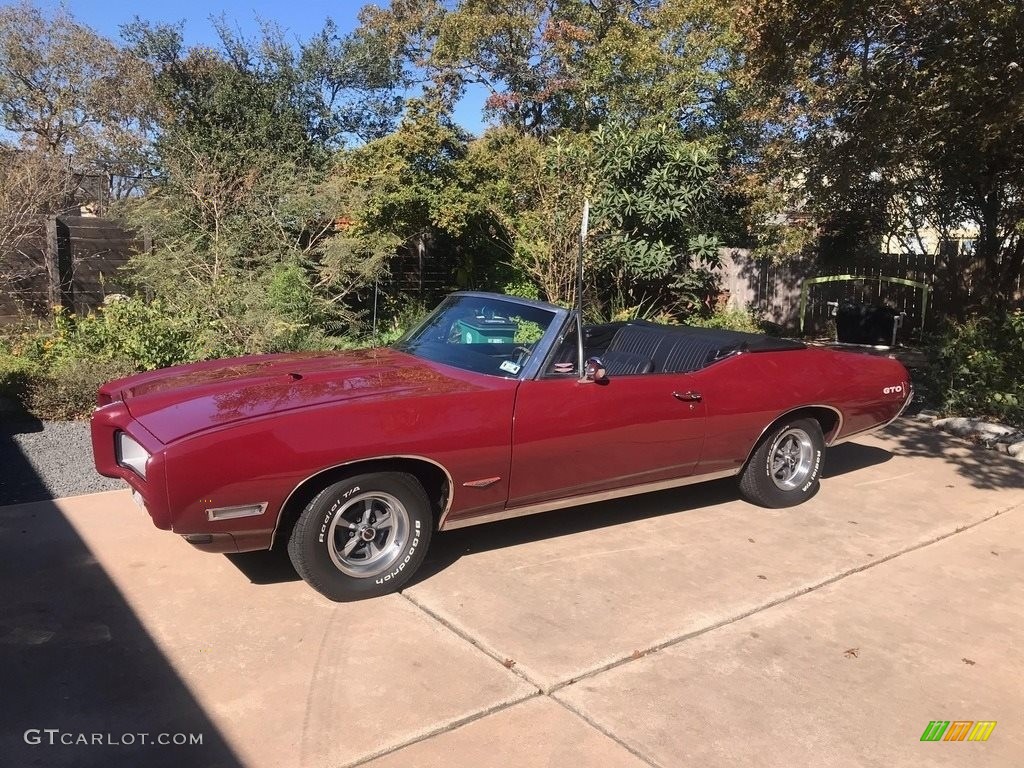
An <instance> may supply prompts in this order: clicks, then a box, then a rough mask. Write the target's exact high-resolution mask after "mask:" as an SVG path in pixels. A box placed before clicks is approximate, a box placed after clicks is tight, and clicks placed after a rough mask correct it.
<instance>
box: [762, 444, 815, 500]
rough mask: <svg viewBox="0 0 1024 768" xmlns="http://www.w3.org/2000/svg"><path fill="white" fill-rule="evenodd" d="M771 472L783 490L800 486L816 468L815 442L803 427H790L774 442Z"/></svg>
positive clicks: (771, 454)
mask: <svg viewBox="0 0 1024 768" xmlns="http://www.w3.org/2000/svg"><path fill="white" fill-rule="evenodd" d="M769 455H770V459H769V463H768V466H769V473H770V474H771V477H772V482H774V483H775V485H776V487H778V488H780V489H782V490H783V491H791V490H793V489H794V488H799V487H800V486H801V485H802V484H803V483H805V482H806V481H807V479H808V478H809V477H810V476H811V472H812V471H813V469H814V442H813V441H812V440H811V436H810V435H809V434H807V433H806V432H804V431H803V430H802V429H798V428H790V429H787V430H786V431H785V432H783V433H782V434H781V435H779V436H778V437H777V438H776V439H775V442H774V443H773V444H772V448H771V452H770V454H769Z"/></svg>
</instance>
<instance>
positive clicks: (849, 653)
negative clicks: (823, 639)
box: [843, 648, 860, 659]
mask: <svg viewBox="0 0 1024 768" xmlns="http://www.w3.org/2000/svg"><path fill="white" fill-rule="evenodd" d="M859 655H860V648H847V649H846V650H845V651H843V656H845V657H846V658H848V659H856V658H857V657H858V656H859Z"/></svg>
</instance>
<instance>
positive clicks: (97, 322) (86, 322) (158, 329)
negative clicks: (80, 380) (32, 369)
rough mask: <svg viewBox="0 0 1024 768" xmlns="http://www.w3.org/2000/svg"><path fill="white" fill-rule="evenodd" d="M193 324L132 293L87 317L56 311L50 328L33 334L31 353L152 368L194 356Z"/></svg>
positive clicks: (54, 360)
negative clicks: (49, 330)
mask: <svg viewBox="0 0 1024 768" xmlns="http://www.w3.org/2000/svg"><path fill="white" fill-rule="evenodd" d="M194 337H195V325H194V323H193V322H191V319H190V318H188V317H182V316H180V315H172V314H170V313H169V312H167V311H166V310H165V309H164V307H163V305H162V304H161V303H160V302H156V301H154V302H152V303H147V302H145V301H143V300H142V299H138V298H131V299H124V300H122V301H115V302H112V303H110V304H108V305H106V306H104V307H102V308H101V309H100V310H98V311H97V312H94V313H90V314H89V315H86V316H85V317H76V316H75V315H72V314H70V313H68V312H65V311H63V310H57V311H56V313H55V316H54V323H53V329H52V332H50V333H43V334H40V335H39V336H37V337H36V338H35V339H34V341H35V343H34V344H30V353H29V354H34V355H35V356H37V357H38V358H40V359H41V360H42V361H43V362H44V363H48V364H49V365H48V366H47V367H49V366H52V365H57V364H59V363H60V361H62V360H66V359H67V360H81V359H86V358H91V359H96V360H107V361H110V360H117V361H131V363H132V364H133V365H134V366H135V367H136V368H137V369H138V370H146V371H151V370H154V369H156V368H165V367H167V366H169V365H175V364H176V363H184V362H190V361H193V360H195V359H196V349H195V347H194V344H193V338H194Z"/></svg>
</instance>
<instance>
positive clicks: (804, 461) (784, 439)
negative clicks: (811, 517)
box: [740, 419, 825, 508]
mask: <svg viewBox="0 0 1024 768" xmlns="http://www.w3.org/2000/svg"><path fill="white" fill-rule="evenodd" d="M824 455H825V438H824V436H823V435H822V433H821V426H820V425H819V424H818V422H817V421H815V420H814V419H794V420H793V421H789V422H786V421H782V422H780V423H778V424H776V425H775V426H773V427H772V428H771V429H769V430H768V432H767V433H766V434H765V436H764V438H763V439H762V440H761V442H760V444H758V446H757V448H756V449H755V450H754V453H753V454H752V455H751V457H750V461H748V462H747V466H746V467H744V469H743V473H742V475H740V492H741V493H742V494H743V497H744V498H745V499H746V500H747V501H749V502H752V503H753V504H758V505H760V506H762V507H770V508H780V507H792V506H796V505H797V504H802V503H803V502H805V501H807V500H808V499H809V498H811V497H812V496H813V495H814V494H816V493H817V492H818V485H819V478H820V477H821V470H822V464H823V459H824Z"/></svg>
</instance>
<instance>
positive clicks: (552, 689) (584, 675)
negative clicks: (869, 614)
mask: <svg viewBox="0 0 1024 768" xmlns="http://www.w3.org/2000/svg"><path fill="white" fill-rule="evenodd" d="M1021 507H1024V502H1021V503H1018V504H1013V505H1011V506H1009V507H1005V508H1003V509H1000V510H997V511H995V512H993V513H992V514H991V515H988V516H987V517H984V518H982V519H980V520H975V521H974V522H973V523H968V524H966V525H961V526H957V527H956V528H955V529H954V530H952V531H947V532H946V533H942V534H939V535H938V536H934V537H932V538H930V539H928V540H927V541H922V542H918V543H916V544H913V545H911V546H909V547H904V548H903V549H901V550H898V551H896V552H893V553H891V554H888V555H886V556H885V557H880V558H875V559H873V560H871V561H869V562H867V563H864V564H863V565H858V566H855V567H853V568H849V569H847V570H845V571H843V572H842V573H838V574H836V575H834V576H830V577H829V578H827V579H825V580H824V581H821V582H818V583H817V584H812V585H811V586H809V587H802V588H801V589H798V590H796V591H794V592H790V593H789V594H786V595H783V596H782V597H779V598H776V599H774V600H770V601H769V602H767V603H764V604H763V605H759V606H756V607H754V608H751V609H750V610H748V611H743V612H742V613H739V614H737V615H735V616H730V617H728V618H725V619H722V620H721V621H718V622H715V623H714V624H709V625H708V626H706V627H701V628H700V629H696V630H693V631H692V632H687V633H686V634H683V635H679V636H677V637H673V638H670V639H668V640H665V641H663V642H660V643H656V644H654V645H652V646H649V647H648V648H645V649H640V650H638V651H633V652H632V653H630V654H629V655H628V656H623V657H621V658H618V659H615V660H614V661H610V662H608V663H607V664H602V665H601V666H599V667H594V668H593V669H589V670H587V671H585V672H579V673H577V674H574V675H573V676H572V677H570V678H568V679H566V680H562V681H560V682H557V683H554V684H553V685H550V686H548V687H547V688H546V689H543V693H545V694H547V695H549V696H551V697H552V698H555V697H554V696H552V694H554V693H556V692H558V691H560V690H562V689H563V688H567V687H569V686H571V685H575V684H576V683H578V682H579V681H581V680H586V679H588V678H591V677H596V676H597V675H600V674H602V673H604V672H607V671H609V670H611V669H615V668H616V667H621V666H623V665H625V664H629V663H631V662H634V661H639V660H640V659H643V658H646V657H647V656H650V655H651V654H654V653H657V652H658V651H662V650H665V649H666V648H671V647H672V646H675V645H679V644H680V643H684V642H686V641H687V640H691V639H693V638H695V637H699V636H701V635H704V634H707V633H708V632H714V631H715V630H716V629H721V628H722V627H727V626H729V625H730V624H735V623H736V622H738V621H743V619H746V618H748V617H750V616H754V615H755V614H758V613H761V612H763V611H767V610H769V609H771V608H774V607H776V606H778V605H782V604H784V603H788V602H790V601H791V600H795V599H797V598H799V597H802V596H804V595H809V594H811V593H813V592H817V591H818V590H820V589H823V588H824V587H827V586H830V585H832V584H835V583H836V582H839V581H842V580H843V579H845V578H847V577H849V576H854V575H856V574H858V573H862V572H864V571H867V570H870V569H871V568H874V567H876V566H879V565H883V564H884V563H887V562H889V561H890V560H895V559H896V558H898V557H902V556H903V555H906V554H909V553H911V552H916V551H917V550H919V549H924V548H925V547H930V546H932V545H933V544H938V543H939V542H941V541H944V540H946V539H948V538H950V537H952V536H956V535H957V534H960V533H963V532H964V531H969V530H971V529H972V528H977V527H978V526H979V525H983V524H985V523H987V522H989V521H990V520H995V519H996V518H997V517H1000V516H1002V515H1005V514H1007V513H1009V512H1013V511H1015V510H1017V509H1019V508H1021ZM555 700H556V701H560V700H559V699H555ZM560 703H561V702H560ZM594 727H596V728H599V726H597V725H596V724H594Z"/></svg>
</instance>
